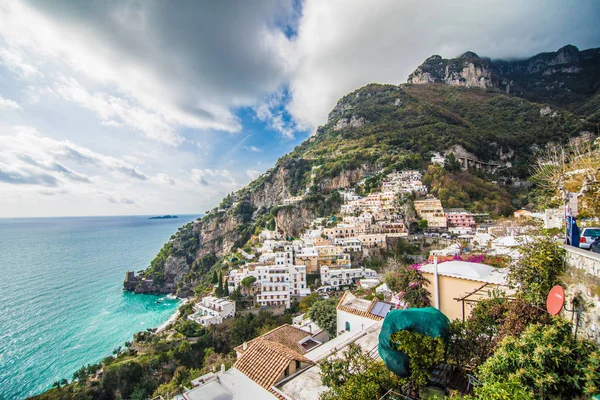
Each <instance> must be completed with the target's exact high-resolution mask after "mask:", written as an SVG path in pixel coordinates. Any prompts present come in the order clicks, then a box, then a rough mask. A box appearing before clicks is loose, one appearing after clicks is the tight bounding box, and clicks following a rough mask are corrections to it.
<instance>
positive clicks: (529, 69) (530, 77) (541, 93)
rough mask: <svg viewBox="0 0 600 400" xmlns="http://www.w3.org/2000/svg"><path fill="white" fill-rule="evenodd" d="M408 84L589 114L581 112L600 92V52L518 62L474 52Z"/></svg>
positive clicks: (436, 62)
mask: <svg viewBox="0 0 600 400" xmlns="http://www.w3.org/2000/svg"><path fill="white" fill-rule="evenodd" d="M407 82H408V83H414V84H422V83H446V84H449V85H455V86H464V87H478V88H481V89H491V88H493V89H500V90H503V91H505V92H506V93H507V94H513V95H516V96H519V97H523V98H525V99H527V100H530V101H534V102H539V103H548V104H551V105H556V106H560V107H563V108H567V109H570V110H572V111H585V110H581V108H582V107H583V108H585V106H586V103H587V102H588V101H590V100H591V98H593V97H594V95H595V94H597V92H598V89H599V88H600V49H589V50H584V51H579V49H578V48H577V47H575V46H573V45H567V46H564V47H562V48H561V49H559V50H558V51H556V52H551V53H541V54H538V55H536V56H533V57H531V58H528V59H525V60H514V61H504V60H490V59H489V58H482V57H479V56H478V55H477V54H475V53H473V52H470V51H469V52H466V53H464V54H463V55H461V56H460V57H458V58H453V59H444V58H442V57H440V56H437V55H434V56H431V57H429V58H428V59H427V60H425V62H424V63H423V64H421V65H420V66H419V67H418V68H417V69H416V70H415V71H414V72H413V73H412V74H410V76H409V77H408V81H407Z"/></svg>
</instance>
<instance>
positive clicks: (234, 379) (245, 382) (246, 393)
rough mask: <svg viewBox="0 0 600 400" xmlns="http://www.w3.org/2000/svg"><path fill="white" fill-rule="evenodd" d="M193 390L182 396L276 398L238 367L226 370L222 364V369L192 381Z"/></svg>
mask: <svg viewBox="0 0 600 400" xmlns="http://www.w3.org/2000/svg"><path fill="white" fill-rule="evenodd" d="M192 386H194V388H193V389H191V390H186V391H185V392H184V393H183V394H182V396H183V399H184V400H208V399H227V400H245V399H261V400H276V399H277V397H275V396H274V395H273V394H272V393H270V392H269V391H268V390H267V389H265V388H263V387H262V386H260V385H259V384H258V383H256V382H254V381H253V380H252V379H250V378H248V377H247V376H246V375H244V374H243V373H241V372H240V371H239V370H238V369H236V368H230V369H229V370H227V371H225V365H223V364H221V371H220V372H217V373H214V372H209V373H208V374H205V375H202V376H201V377H199V378H196V379H194V380H193V381H192Z"/></svg>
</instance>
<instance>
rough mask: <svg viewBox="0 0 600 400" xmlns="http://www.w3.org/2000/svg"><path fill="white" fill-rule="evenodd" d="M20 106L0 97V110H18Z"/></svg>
mask: <svg viewBox="0 0 600 400" xmlns="http://www.w3.org/2000/svg"><path fill="white" fill-rule="evenodd" d="M20 109H21V106H20V105H19V104H17V102H15V101H12V100H9V99H5V98H4V97H2V96H0V110H13V111H14V110H20Z"/></svg>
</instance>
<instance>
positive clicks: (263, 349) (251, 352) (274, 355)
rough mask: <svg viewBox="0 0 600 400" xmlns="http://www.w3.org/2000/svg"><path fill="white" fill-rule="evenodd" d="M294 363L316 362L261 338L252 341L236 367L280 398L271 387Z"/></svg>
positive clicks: (279, 344)
mask: <svg viewBox="0 0 600 400" xmlns="http://www.w3.org/2000/svg"><path fill="white" fill-rule="evenodd" d="M292 361H300V362H303V363H306V364H309V365H314V362H312V361H311V360H309V359H308V358H306V357H304V356H302V355H300V354H298V353H297V352H295V351H294V350H291V349H289V348H287V347H286V346H284V345H283V344H281V343H277V342H272V341H270V340H264V339H262V337H261V338H257V339H255V340H253V341H252V344H250V345H249V346H248V349H247V350H246V352H245V353H244V354H243V355H242V356H241V357H240V358H239V359H238V360H237V361H236V362H235V364H234V367H235V368H237V369H238V370H240V371H241V372H242V373H243V374H244V375H246V376H247V377H248V378H250V379H252V380H253V381H254V382H256V383H258V384H259V385H261V386H262V387H264V388H265V389H267V390H269V391H271V392H272V393H274V394H275V395H277V396H278V397H280V396H279V394H278V393H276V392H274V391H273V390H272V389H271V386H273V385H274V384H275V383H276V382H277V381H278V380H279V378H280V377H281V376H282V375H283V374H284V372H285V369H286V368H287V367H288V366H289V365H290V363H291V362H292Z"/></svg>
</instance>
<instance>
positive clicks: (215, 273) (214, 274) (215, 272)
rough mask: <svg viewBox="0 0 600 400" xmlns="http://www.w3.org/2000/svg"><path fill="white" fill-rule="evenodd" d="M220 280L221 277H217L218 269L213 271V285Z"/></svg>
mask: <svg viewBox="0 0 600 400" xmlns="http://www.w3.org/2000/svg"><path fill="white" fill-rule="evenodd" d="M218 282H219V278H218V277H217V271H216V270H215V271H213V276H212V283H213V285H216V284H217V283H218Z"/></svg>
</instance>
